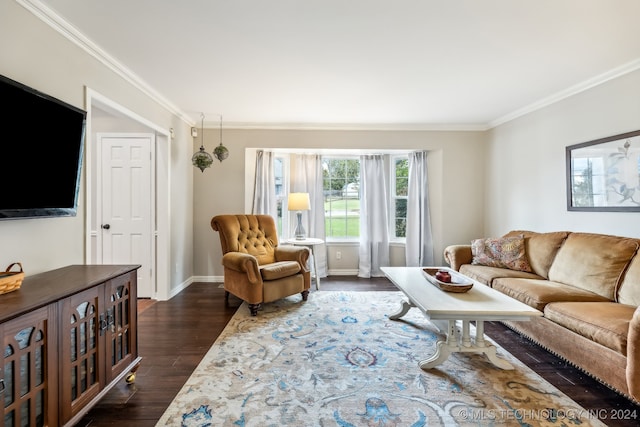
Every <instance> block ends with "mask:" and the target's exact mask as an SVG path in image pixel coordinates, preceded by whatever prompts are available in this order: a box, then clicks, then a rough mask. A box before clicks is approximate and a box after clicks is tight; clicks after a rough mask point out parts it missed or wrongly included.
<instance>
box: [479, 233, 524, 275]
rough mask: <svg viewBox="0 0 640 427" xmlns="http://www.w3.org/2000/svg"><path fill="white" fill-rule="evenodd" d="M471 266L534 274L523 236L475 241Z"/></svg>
mask: <svg viewBox="0 0 640 427" xmlns="http://www.w3.org/2000/svg"><path fill="white" fill-rule="evenodd" d="M471 252H472V254H473V260H472V261H471V264H475V265H486V266H488V267H500V268H508V269H510V270H518V271H526V272H532V271H533V270H531V266H530V265H529V261H528V260H527V255H526V253H525V248H524V237H523V236H522V235H518V236H511V237H496V238H487V239H475V240H473V241H472V242H471Z"/></svg>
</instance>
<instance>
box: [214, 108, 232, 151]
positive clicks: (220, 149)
mask: <svg viewBox="0 0 640 427" xmlns="http://www.w3.org/2000/svg"><path fill="white" fill-rule="evenodd" d="M213 155H214V156H216V159H218V160H220V161H221V162H222V161H223V160H224V159H226V158H227V157H229V150H228V149H227V147H225V146H224V145H222V116H220V145H218V146H217V147H216V148H215V149H214V150H213Z"/></svg>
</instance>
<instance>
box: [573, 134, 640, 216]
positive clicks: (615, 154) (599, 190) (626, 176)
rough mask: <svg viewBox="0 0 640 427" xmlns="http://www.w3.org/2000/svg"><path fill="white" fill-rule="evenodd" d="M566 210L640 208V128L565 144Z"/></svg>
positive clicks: (628, 209)
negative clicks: (566, 145) (578, 142)
mask: <svg viewBox="0 0 640 427" xmlns="http://www.w3.org/2000/svg"><path fill="white" fill-rule="evenodd" d="M566 161H567V210H569V211H596V212H597V211H611V212H640V130H638V131H634V132H627V133H623V134H620V135H614V136H610V137H607V138H601V139H596V140H594V141H588V142H583V143H581V144H575V145H570V146H568V147H567V148H566Z"/></svg>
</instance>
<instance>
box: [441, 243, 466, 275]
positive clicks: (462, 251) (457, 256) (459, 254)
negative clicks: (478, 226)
mask: <svg viewBox="0 0 640 427" xmlns="http://www.w3.org/2000/svg"><path fill="white" fill-rule="evenodd" d="M444 260H445V261H446V262H447V263H448V264H449V265H450V266H451V268H453V269H454V270H455V271H459V270H460V266H462V264H471V261H472V260H473V254H472V253H471V245H450V246H447V247H446V248H445V250H444Z"/></svg>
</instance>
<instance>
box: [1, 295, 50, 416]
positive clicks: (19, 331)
mask: <svg viewBox="0 0 640 427" xmlns="http://www.w3.org/2000/svg"><path fill="white" fill-rule="evenodd" d="M48 310H49V308H48V307H44V308H41V309H39V310H36V311H33V312H31V313H28V314H26V315H23V316H21V317H19V318H16V319H14V320H10V321H8V322H6V323H4V324H2V325H1V328H0V336H1V337H2V344H3V359H4V360H3V363H2V366H1V369H0V380H1V385H0V390H2V393H0V396H1V397H2V402H3V403H4V405H3V407H4V417H3V418H2V419H1V420H0V426H23V425H28V426H51V425H56V424H57V401H56V395H55V390H52V388H55V385H56V378H57V366H56V364H55V360H57V358H56V357H55V348H56V344H55V340H53V341H54V342H53V343H51V344H50V343H49V340H50V339H51V337H52V336H55V334H54V333H55V327H54V329H53V330H50V328H49V325H50V323H49V320H48V317H49V314H50V313H49V311H48ZM53 314H54V313H53ZM52 359H53V360H52Z"/></svg>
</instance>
